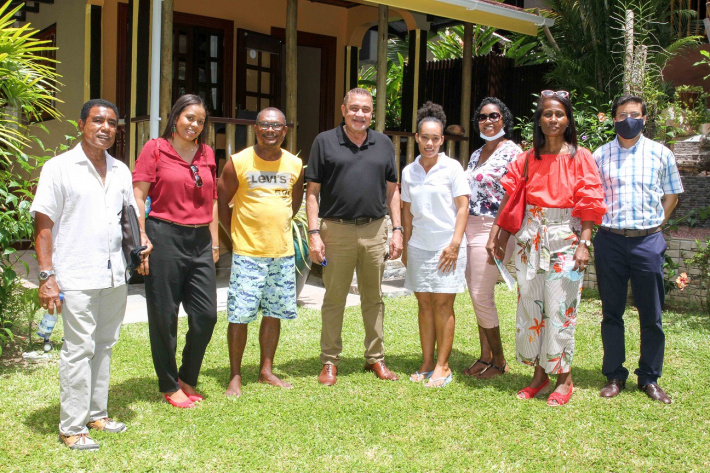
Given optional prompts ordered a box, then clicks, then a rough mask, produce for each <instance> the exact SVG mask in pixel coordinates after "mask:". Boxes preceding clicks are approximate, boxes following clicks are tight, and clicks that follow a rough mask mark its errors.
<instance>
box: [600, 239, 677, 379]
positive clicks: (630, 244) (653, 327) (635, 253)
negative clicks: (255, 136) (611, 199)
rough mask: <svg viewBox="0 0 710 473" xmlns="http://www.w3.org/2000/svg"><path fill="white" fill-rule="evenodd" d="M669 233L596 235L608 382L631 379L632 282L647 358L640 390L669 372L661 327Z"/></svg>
mask: <svg viewBox="0 0 710 473" xmlns="http://www.w3.org/2000/svg"><path fill="white" fill-rule="evenodd" d="M665 252H666V241H665V239H664V238H663V233H661V232H657V233H653V234H651V235H648V236H645V237H633V238H627V237H625V236H623V235H617V234H614V233H611V232H608V231H606V230H604V229H601V228H600V229H599V231H597V234H596V236H595V237H594V264H595V267H596V270H597V284H598V287H599V295H600V298H601V301H602V324H601V332H602V344H603V346H604V361H603V363H602V373H603V374H604V375H605V376H606V377H607V379H613V378H618V379H622V380H626V378H627V377H628V376H629V370H628V369H626V368H625V367H624V362H625V361H626V346H625V344H624V319H623V316H624V310H625V309H626V296H627V290H628V289H627V288H628V283H629V280H631V291H632V293H633V296H634V304H635V306H636V308H637V309H638V312H639V319H640V324H641V356H640V358H639V366H638V369H637V370H636V371H635V374H636V375H637V376H638V382H639V385H640V386H643V385H644V384H648V383H655V382H656V381H657V380H658V378H659V377H660V376H661V369H662V368H663V351H664V348H665V342H666V337H665V334H664V333H663V326H662V323H661V311H662V310H663V303H664V300H665V292H664V285H663V257H664V254H665Z"/></svg>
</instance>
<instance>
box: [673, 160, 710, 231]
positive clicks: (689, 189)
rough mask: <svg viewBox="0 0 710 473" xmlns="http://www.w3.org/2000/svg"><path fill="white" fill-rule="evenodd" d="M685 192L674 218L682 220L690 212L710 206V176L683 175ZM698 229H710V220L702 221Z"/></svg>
mask: <svg viewBox="0 0 710 473" xmlns="http://www.w3.org/2000/svg"><path fill="white" fill-rule="evenodd" d="M681 180H682V181H683V188H684V192H683V193H682V194H681V195H680V196H679V198H678V206H677V207H676V209H675V212H673V216H672V218H674V219H675V218H680V217H681V216H683V215H685V214H686V213H688V212H689V211H690V210H693V209H698V208H701V207H707V206H710V176H709V175H707V173H702V174H696V175H690V174H686V173H681ZM695 226H696V227H697V228H710V218H709V219H707V220H704V221H702V220H700V221H698V222H697V223H696V225H695Z"/></svg>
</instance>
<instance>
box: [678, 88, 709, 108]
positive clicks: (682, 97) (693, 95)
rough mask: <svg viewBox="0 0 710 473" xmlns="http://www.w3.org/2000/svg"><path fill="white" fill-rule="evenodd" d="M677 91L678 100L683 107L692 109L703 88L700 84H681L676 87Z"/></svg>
mask: <svg viewBox="0 0 710 473" xmlns="http://www.w3.org/2000/svg"><path fill="white" fill-rule="evenodd" d="M675 93H676V98H677V100H676V101H679V102H680V103H681V104H682V105H681V106H682V107H683V108H685V109H687V110H691V109H694V108H695V106H696V104H697V102H698V98H699V97H700V95H701V94H702V93H703V88H702V87H701V86H699V85H680V86H678V87H676V89H675ZM703 105H704V104H703Z"/></svg>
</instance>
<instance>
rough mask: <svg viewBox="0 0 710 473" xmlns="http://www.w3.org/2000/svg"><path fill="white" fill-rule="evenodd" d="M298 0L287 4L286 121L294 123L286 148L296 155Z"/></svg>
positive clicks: (291, 0)
mask: <svg viewBox="0 0 710 473" xmlns="http://www.w3.org/2000/svg"><path fill="white" fill-rule="evenodd" d="M297 23H298V0H288V3H287V4H286V121H288V122H292V123H293V127H292V128H289V131H288V136H287V137H286V148H287V149H288V150H289V151H290V152H291V153H294V154H295V153H296V152H297V150H296V146H297V143H298V142H297V141H296V138H297V133H298V43H297V41H298V36H297Z"/></svg>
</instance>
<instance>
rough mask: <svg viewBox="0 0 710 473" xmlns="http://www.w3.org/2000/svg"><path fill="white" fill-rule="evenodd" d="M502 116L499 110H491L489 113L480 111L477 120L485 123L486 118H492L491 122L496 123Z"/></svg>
mask: <svg viewBox="0 0 710 473" xmlns="http://www.w3.org/2000/svg"><path fill="white" fill-rule="evenodd" d="M500 117H501V114H500V113H498V112H491V113H489V114H485V113H479V114H478V117H477V118H476V120H478V123H483V122H485V121H486V120H490V121H491V123H495V122H497V121H498V120H500Z"/></svg>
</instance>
